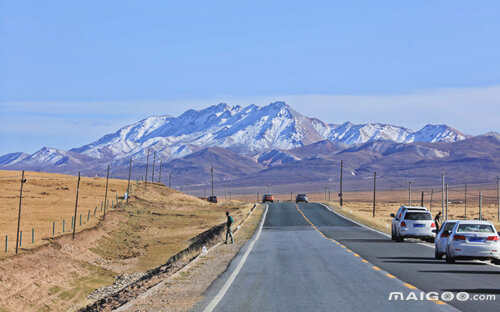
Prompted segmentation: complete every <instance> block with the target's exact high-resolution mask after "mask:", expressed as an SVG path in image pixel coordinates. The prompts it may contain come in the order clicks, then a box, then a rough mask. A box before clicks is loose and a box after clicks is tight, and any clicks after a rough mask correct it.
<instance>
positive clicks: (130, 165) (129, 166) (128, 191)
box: [127, 157, 132, 204]
mask: <svg viewBox="0 0 500 312" xmlns="http://www.w3.org/2000/svg"><path fill="white" fill-rule="evenodd" d="M131 175H132V157H130V163H129V165H128V183H127V204H128V198H129V196H130V176H131Z"/></svg>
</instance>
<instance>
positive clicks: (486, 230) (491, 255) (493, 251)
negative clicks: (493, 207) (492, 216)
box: [446, 220, 500, 264]
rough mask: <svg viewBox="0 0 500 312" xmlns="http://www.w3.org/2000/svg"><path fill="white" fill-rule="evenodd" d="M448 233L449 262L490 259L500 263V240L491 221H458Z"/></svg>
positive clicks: (447, 253)
mask: <svg viewBox="0 0 500 312" xmlns="http://www.w3.org/2000/svg"><path fill="white" fill-rule="evenodd" d="M448 234H449V235H450V237H449V239H448V245H447V248H446V262H447V263H455V260H457V259H479V260H488V259H490V260H491V261H492V262H493V263H496V264H499V263H500V240H499V237H498V232H497V230H496V229H495V227H494V226H493V224H491V223H490V222H488V221H478V220H463V221H462V220H461V221H457V222H456V223H455V226H453V228H452V229H451V231H448Z"/></svg>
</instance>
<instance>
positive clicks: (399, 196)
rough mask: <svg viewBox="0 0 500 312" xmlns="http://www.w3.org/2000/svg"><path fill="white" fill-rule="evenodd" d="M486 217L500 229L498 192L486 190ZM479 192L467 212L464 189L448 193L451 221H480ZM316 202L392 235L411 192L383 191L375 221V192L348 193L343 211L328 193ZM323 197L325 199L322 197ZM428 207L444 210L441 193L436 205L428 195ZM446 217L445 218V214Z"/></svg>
mask: <svg viewBox="0 0 500 312" xmlns="http://www.w3.org/2000/svg"><path fill="white" fill-rule="evenodd" d="M482 193H483V196H484V197H483V202H482V209H481V210H482V216H483V219H485V220H488V221H491V222H492V223H493V224H495V227H497V229H499V230H500V223H499V222H498V207H497V202H496V190H494V189H491V188H490V189H483V190H482ZM478 194H479V190H478V189H469V190H468V196H467V210H466V207H465V206H466V205H465V200H464V199H465V197H464V190H463V189H460V188H454V189H451V190H449V191H448V219H459V220H460V219H477V218H479V199H478ZM313 197H315V199H316V201H321V202H325V203H328V204H329V205H330V206H331V207H335V208H337V211H339V212H340V213H342V214H344V215H347V216H352V217H353V218H355V219H357V220H358V221H362V222H363V223H365V224H369V225H371V226H374V227H376V228H377V229H379V230H381V231H384V232H386V233H390V231H391V220H392V218H391V217H390V216H389V215H390V214H391V213H395V212H396V211H397V209H398V208H399V207H400V206H401V205H407V204H408V191H407V190H394V191H381V192H377V194H376V205H375V218H374V217H373V201H372V198H373V193H372V192H348V193H344V208H343V209H340V208H339V202H338V199H336V200H335V201H328V200H327V201H325V200H324V194H319V193H318V194H315V196H313ZM321 197H322V198H321ZM420 201H421V193H418V192H412V205H417V206H419V205H420ZM424 206H425V207H427V208H430V210H431V212H432V214H433V216H434V215H436V214H437V213H438V211H441V193H440V192H439V193H437V192H436V193H434V194H433V198H432V204H431V202H430V192H429V191H426V192H425V193H424ZM443 216H444V215H443Z"/></svg>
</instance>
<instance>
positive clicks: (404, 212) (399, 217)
mask: <svg viewBox="0 0 500 312" xmlns="http://www.w3.org/2000/svg"><path fill="white" fill-rule="evenodd" d="M391 217H393V219H392V231H391V234H392V235H391V238H392V240H395V241H398V242H402V241H403V240H404V239H405V238H420V239H424V240H430V241H432V240H434V237H435V236H436V234H435V233H434V232H435V231H433V230H435V229H436V224H435V223H434V221H433V220H432V215H431V213H430V212H429V211H428V210H427V209H426V208H425V207H407V206H401V207H400V208H399V210H398V212H397V213H396V214H393V213H391Z"/></svg>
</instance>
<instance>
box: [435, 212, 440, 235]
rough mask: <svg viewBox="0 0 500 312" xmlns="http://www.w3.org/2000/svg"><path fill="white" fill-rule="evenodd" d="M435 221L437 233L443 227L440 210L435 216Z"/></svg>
mask: <svg viewBox="0 0 500 312" xmlns="http://www.w3.org/2000/svg"><path fill="white" fill-rule="evenodd" d="M434 223H435V224H436V233H438V232H439V229H441V211H439V212H438V213H437V214H436V216H435V217H434Z"/></svg>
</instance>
